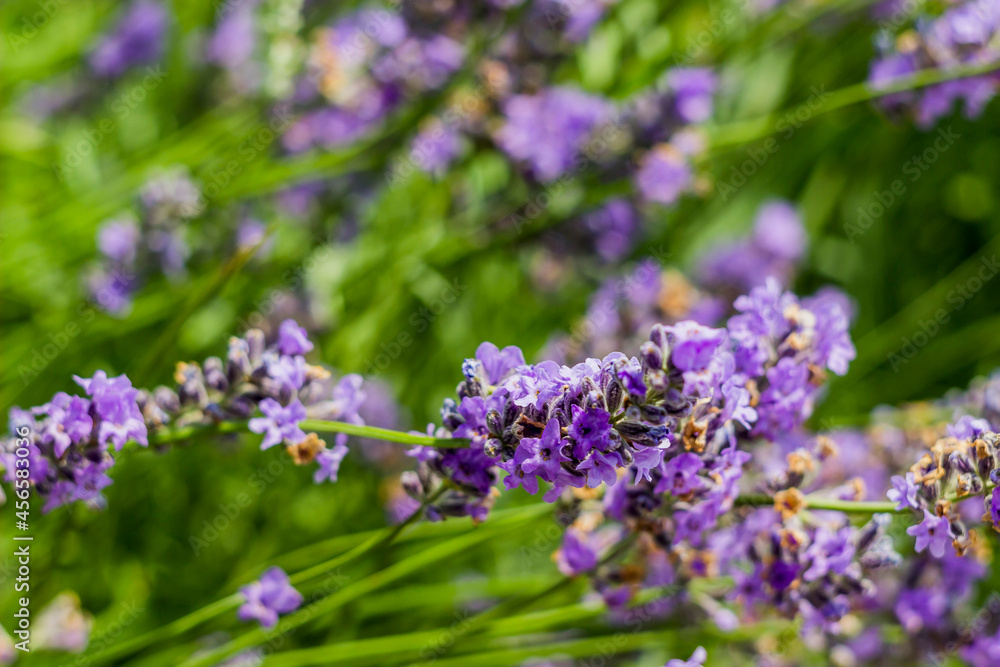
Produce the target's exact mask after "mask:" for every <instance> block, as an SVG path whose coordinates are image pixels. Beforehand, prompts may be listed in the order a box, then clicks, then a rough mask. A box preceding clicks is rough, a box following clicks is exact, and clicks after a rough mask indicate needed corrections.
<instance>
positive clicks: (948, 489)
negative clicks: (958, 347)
mask: <svg viewBox="0 0 1000 667" xmlns="http://www.w3.org/2000/svg"><path fill="white" fill-rule="evenodd" d="M998 485H1000V435H997V434H996V433H995V432H994V431H993V430H992V426H991V425H990V423H989V422H988V421H986V420H985V419H981V418H976V417H972V416H970V415H966V416H963V417H961V418H959V419H958V420H957V421H956V422H955V423H954V424H953V425H950V426H949V427H948V431H947V437H944V438H941V439H939V440H938V441H937V442H935V443H934V445H933V446H932V447H931V448H930V451H928V452H925V453H924V454H923V455H922V456H921V457H920V459H919V460H918V461H917V462H916V463H915V464H913V466H912V467H911V468H910V471H909V472H907V473H906V474H905V475H897V476H895V477H893V478H892V488H891V489H890V490H889V492H888V493H887V496H888V498H889V500H891V501H892V502H894V503H897V507H896V509H897V510H912V511H914V512H917V513H919V514H920V515H921V516H922V521H921V522H920V523H919V524H917V525H915V526H911V527H910V528H909V529H907V531H906V532H907V533H908V534H909V535H911V536H913V537H914V538H916V546H915V548H916V551H917V553H920V552H923V551H925V550H926V551H928V552H930V554H931V555H933V556H934V557H935V558H942V557H944V555H945V553H946V552H948V551H951V550H954V551H955V552H956V553H958V554H959V555H962V554H964V553H965V552H967V551H968V550H970V549H975V547H976V544H977V542H978V540H979V537H978V536H977V535H976V533H975V531H974V530H970V529H969V528H967V526H966V521H965V520H964V519H963V517H962V515H961V511H960V509H959V507H958V503H959V501H961V500H962V499H965V498H970V497H976V496H983V498H984V500H983V505H982V507H983V510H984V514H983V516H982V520H983V522H984V523H985V524H986V525H987V526H989V527H992V528H993V529H994V530H996V531H998V532H1000V486H998Z"/></svg>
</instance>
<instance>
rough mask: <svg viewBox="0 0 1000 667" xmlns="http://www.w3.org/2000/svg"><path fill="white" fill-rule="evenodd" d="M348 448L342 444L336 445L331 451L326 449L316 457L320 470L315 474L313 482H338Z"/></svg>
mask: <svg viewBox="0 0 1000 667" xmlns="http://www.w3.org/2000/svg"><path fill="white" fill-rule="evenodd" d="M347 451H348V450H347V446H346V445H344V444H343V443H341V442H338V443H336V444H334V446H333V447H332V448H330V449H324V450H322V451H321V452H319V453H318V454H317V455H316V463H317V464H319V468H318V469H317V470H316V472H315V473H313V481H314V482H315V483H316V484H320V483H321V482H324V481H326V480H329V481H331V482H336V481H337V474H338V473H339V472H340V462H341V461H343V460H344V457H345V456H347Z"/></svg>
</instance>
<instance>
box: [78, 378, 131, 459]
mask: <svg viewBox="0 0 1000 667" xmlns="http://www.w3.org/2000/svg"><path fill="white" fill-rule="evenodd" d="M73 379H74V380H75V381H76V383H77V384H78V385H80V386H81V387H83V389H84V391H86V392H87V394H88V395H89V396H90V402H91V407H92V408H93V410H94V412H95V413H96V415H97V417H99V421H98V426H97V441H98V442H99V443H100V444H102V445H104V444H106V443H107V442H108V440H111V442H113V443H114V445H115V449H121V448H122V447H124V446H125V443H126V442H128V441H129V439H132V440H135V441H136V442H138V443H139V444H140V445H148V444H149V440H148V439H147V438H146V423H145V422H144V421H143V418H142V412H141V411H140V410H139V405H138V404H137V403H136V397H137V396H138V395H139V390H138V389H135V388H133V387H132V382H131V381H130V380H129V379H128V378H127V377H126V376H125V374H122V375H119V376H118V377H115V378H108V375H107V373H105V372H104V371H97V372H96V373H94V377H93V378H90V379H85V378H81V377H80V376H78V375H74V376H73Z"/></svg>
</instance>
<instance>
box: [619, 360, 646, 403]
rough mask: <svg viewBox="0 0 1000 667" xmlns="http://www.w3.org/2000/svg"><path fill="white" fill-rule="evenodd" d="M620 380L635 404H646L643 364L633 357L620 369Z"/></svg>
mask: <svg viewBox="0 0 1000 667" xmlns="http://www.w3.org/2000/svg"><path fill="white" fill-rule="evenodd" d="M617 374H618V379H619V380H621V383H622V386H623V387H624V388H625V391H626V392H627V393H628V395H629V396H630V397H631V398H632V401H633V402H634V403H637V404H639V405H642V404H643V403H645V402H646V383H645V381H644V380H643V371H642V364H640V363H639V360H638V359H636V358H635V357H632V358H631V359H629V360H628V362H626V363H625V364H623V365H621V366H620V367H619V368H618V372H617Z"/></svg>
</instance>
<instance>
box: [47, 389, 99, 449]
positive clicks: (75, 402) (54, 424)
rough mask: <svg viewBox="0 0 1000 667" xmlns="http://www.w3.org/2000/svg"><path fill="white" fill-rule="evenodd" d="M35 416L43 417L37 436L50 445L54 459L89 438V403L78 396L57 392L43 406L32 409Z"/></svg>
mask: <svg viewBox="0 0 1000 667" xmlns="http://www.w3.org/2000/svg"><path fill="white" fill-rule="evenodd" d="M32 411H33V412H34V413H35V414H36V415H45V417H46V418H45V420H44V421H43V423H42V427H41V428H40V429H39V431H38V434H39V436H40V437H41V440H42V442H45V443H49V444H51V445H52V450H53V452H54V453H55V457H56V458H57V459H58V458H62V455H63V454H64V453H65V452H66V450H67V449H69V446H70V445H72V444H74V443H78V442H83V441H85V440H87V439H89V438H90V434H91V431H92V430H93V428H94V420H93V419H92V418H91V416H90V414H89V411H90V401H88V400H87V399H85V398H80V397H79V396H70V395H69V394H67V393H65V392H62V391H61V392H59V393H58V394H56V395H55V396H53V397H52V400H51V401H49V402H48V403H46V404H45V405H43V406H41V407H37V408H32Z"/></svg>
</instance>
